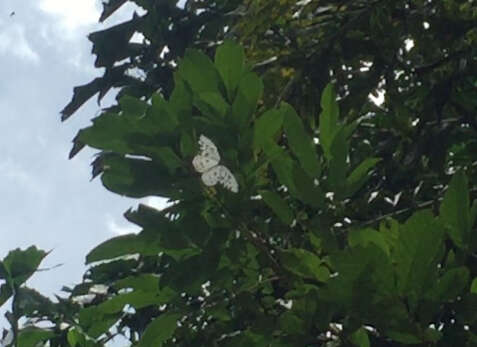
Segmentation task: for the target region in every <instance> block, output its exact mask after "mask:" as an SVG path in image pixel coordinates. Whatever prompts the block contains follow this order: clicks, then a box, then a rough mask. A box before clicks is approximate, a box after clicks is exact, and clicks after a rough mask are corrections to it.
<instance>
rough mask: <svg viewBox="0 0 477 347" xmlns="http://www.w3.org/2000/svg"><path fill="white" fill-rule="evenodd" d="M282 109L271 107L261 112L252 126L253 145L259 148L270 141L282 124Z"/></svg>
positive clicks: (283, 115)
mask: <svg viewBox="0 0 477 347" xmlns="http://www.w3.org/2000/svg"><path fill="white" fill-rule="evenodd" d="M284 117H285V114H284V112H283V110H277V109H271V110H268V111H266V112H265V113H264V114H262V115H261V116H260V117H259V118H258V119H257V120H256V121H255V126H254V147H255V148H256V149H260V148H261V147H263V146H264V144H266V143H267V142H269V141H271V140H272V139H273V138H274V136H275V135H276V134H277V133H278V131H279V130H280V128H281V127H282V125H283V120H284Z"/></svg>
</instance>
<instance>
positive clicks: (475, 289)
mask: <svg viewBox="0 0 477 347" xmlns="http://www.w3.org/2000/svg"><path fill="white" fill-rule="evenodd" d="M470 292H471V293H472V294H477V277H476V278H474V280H473V281H472V285H471V286H470Z"/></svg>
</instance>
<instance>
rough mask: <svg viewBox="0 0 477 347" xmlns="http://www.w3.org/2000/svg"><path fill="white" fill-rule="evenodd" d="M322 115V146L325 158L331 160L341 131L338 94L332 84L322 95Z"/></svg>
mask: <svg viewBox="0 0 477 347" xmlns="http://www.w3.org/2000/svg"><path fill="white" fill-rule="evenodd" d="M321 109H322V111H321V115H320V144H321V146H322V147H323V152H324V154H325V157H326V158H327V159H328V160H330V159H331V145H332V143H333V139H334V137H335V135H336V134H337V132H338V131H339V128H340V126H339V124H338V118H339V108H338V102H337V101H336V93H335V90H334V87H333V85H332V84H328V85H327V86H326V88H325V89H324V90H323V93H322V94H321Z"/></svg>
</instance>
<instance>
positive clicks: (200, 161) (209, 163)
mask: <svg viewBox="0 0 477 347" xmlns="http://www.w3.org/2000/svg"><path fill="white" fill-rule="evenodd" d="M218 163H219V162H218V161H217V160H215V159H213V158H210V157H206V156H203V155H202V154H198V155H196V156H195V157H194V159H192V165H194V168H195V170H196V171H197V172H200V173H203V172H206V171H207V170H210V169H212V168H213V167H214V166H217V164H218Z"/></svg>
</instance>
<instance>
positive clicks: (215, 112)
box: [194, 92, 230, 120]
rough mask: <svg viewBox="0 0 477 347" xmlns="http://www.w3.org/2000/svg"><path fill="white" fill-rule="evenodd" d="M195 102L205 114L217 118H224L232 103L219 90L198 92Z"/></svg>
mask: <svg viewBox="0 0 477 347" xmlns="http://www.w3.org/2000/svg"><path fill="white" fill-rule="evenodd" d="M194 104H195V105H196V106H197V108H198V109H199V110H200V111H201V113H202V114H203V115H205V116H209V117H211V118H212V119H213V120H215V119H216V118H217V117H218V119H223V118H224V117H225V115H226V114H227V113H228V111H229V109H230V105H229V104H228V103H227V102H226V101H225V100H224V98H223V97H222V95H220V94H219V93H217V92H203V93H199V94H197V99H196V100H195V102H194Z"/></svg>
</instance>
